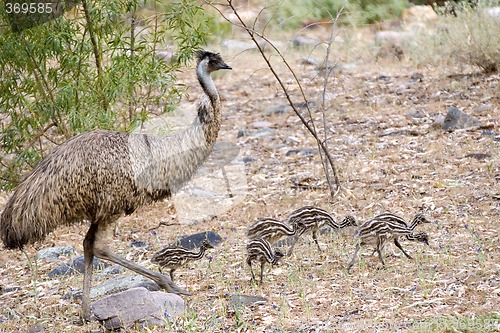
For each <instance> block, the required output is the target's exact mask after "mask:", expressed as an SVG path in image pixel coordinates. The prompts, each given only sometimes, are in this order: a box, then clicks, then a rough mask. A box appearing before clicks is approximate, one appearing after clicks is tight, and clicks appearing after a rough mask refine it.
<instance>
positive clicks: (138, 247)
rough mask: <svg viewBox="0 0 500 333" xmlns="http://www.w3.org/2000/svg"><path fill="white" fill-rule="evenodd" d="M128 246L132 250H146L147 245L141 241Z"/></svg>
mask: <svg viewBox="0 0 500 333" xmlns="http://www.w3.org/2000/svg"><path fill="white" fill-rule="evenodd" d="M130 246H131V247H133V248H136V249H141V248H147V247H148V244H147V243H146V242H143V241H134V242H132V243H130Z"/></svg>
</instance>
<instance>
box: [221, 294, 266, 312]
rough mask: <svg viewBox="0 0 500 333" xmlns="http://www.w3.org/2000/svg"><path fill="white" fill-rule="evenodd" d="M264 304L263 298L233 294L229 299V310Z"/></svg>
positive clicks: (264, 299)
mask: <svg viewBox="0 0 500 333" xmlns="http://www.w3.org/2000/svg"><path fill="white" fill-rule="evenodd" d="M266 302H267V298H265V297H261V296H249V295H243V294H234V295H231V296H230V297H229V308H230V309H231V310H235V309H238V308H241V307H244V306H248V307H252V306H256V305H262V304H265V303H266Z"/></svg>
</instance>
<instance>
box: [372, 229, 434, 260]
mask: <svg viewBox="0 0 500 333" xmlns="http://www.w3.org/2000/svg"><path fill="white" fill-rule="evenodd" d="M401 237H404V238H406V239H407V240H409V241H412V242H421V243H424V244H425V245H429V235H427V233H426V232H417V233H411V234H407V235H404V236H400V237H394V244H395V245H396V246H397V247H398V248H399V249H400V250H401V252H403V254H404V255H405V256H406V258H408V259H413V258H412V257H411V256H410V255H409V254H408V253H406V251H405V250H403V248H402V247H401V244H400V243H399V239H400V238H401ZM388 240H389V239H387V238H385V237H382V238H381V239H380V247H381V251H383V249H384V248H385V245H386V244H387V241H388ZM375 252H377V249H374V250H373V253H372V255H374V254H375Z"/></svg>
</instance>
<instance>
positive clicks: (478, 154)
mask: <svg viewBox="0 0 500 333" xmlns="http://www.w3.org/2000/svg"><path fill="white" fill-rule="evenodd" d="M490 157H491V155H490V154H481V153H476V154H467V155H465V158H475V159H476V160H485V159H487V158H490Z"/></svg>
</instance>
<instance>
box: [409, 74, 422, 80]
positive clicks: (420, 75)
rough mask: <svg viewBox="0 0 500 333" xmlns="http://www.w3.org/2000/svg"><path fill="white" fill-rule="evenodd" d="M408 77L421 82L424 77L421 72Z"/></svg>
mask: <svg viewBox="0 0 500 333" xmlns="http://www.w3.org/2000/svg"><path fill="white" fill-rule="evenodd" d="M410 78H411V79H412V80H413V81H420V82H422V79H423V78H424V75H423V74H422V73H413V74H412V75H411V76H410Z"/></svg>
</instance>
